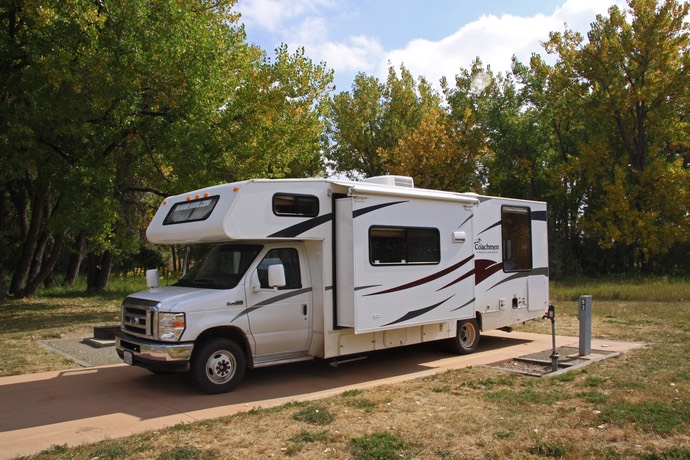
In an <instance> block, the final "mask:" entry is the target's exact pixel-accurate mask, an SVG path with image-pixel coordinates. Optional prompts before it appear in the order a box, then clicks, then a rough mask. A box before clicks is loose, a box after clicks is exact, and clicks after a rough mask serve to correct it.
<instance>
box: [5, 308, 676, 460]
mask: <svg viewBox="0 0 690 460" xmlns="http://www.w3.org/2000/svg"><path fill="white" fill-rule="evenodd" d="M118 303H119V301H117V300H116V299H103V300H98V298H82V299H79V298H69V297H65V298H42V299H37V300H33V301H28V302H26V303H21V304H18V303H10V304H6V305H2V306H0V315H2V318H1V322H0V325H1V326H0V327H2V330H1V331H2V339H1V342H2V345H3V348H2V350H3V351H2V354H3V359H2V360H0V363H1V364H0V365H1V366H3V367H2V369H3V372H8V373H9V372H13V371H14V370H13V368H12V366H13V364H12V363H13V362H14V363H20V365H21V366H23V367H22V368H23V369H27V370H29V371H32V372H33V371H36V370H44V369H43V368H45V367H47V366H54V368H60V367H59V366H61V365H62V366H68V365H69V364H68V363H60V361H59V359H58V358H56V357H55V356H50V353H49V352H41V353H43V354H46V357H45V358H44V357H41V358H37V361H36V363H34V362H33V361H32V359H29V358H26V357H24V362H21V358H20V357H14V356H6V351H7V350H8V349H9V347H7V345H8V343H10V341H11V340H15V341H18V342H21V344H20V345H18V346H17V347H15V348H13V350H14V351H13V352H12V354H15V353H16V354H18V355H19V354H22V353H21V350H22V349H23V348H25V347H27V346H28V345H29V344H31V343H32V341H35V340H36V338H40V337H41V336H42V335H44V334H70V333H74V332H75V331H78V330H79V328H80V327H83V326H84V324H86V323H88V322H106V323H112V321H113V320H114V319H115V320H116V318H117V304H118ZM576 306H577V304H576V302H575V301H572V300H568V301H563V302H559V303H558V304H557V314H558V317H557V332H558V333H559V334H563V335H577V332H578V322H577V313H576ZM77 318H78V319H79V321H75V319H77ZM522 329H524V330H529V331H534V332H543V333H547V332H550V325H549V323H548V322H547V321H535V322H532V323H529V324H527V325H525V326H523V327H522ZM593 333H594V335H595V336H596V337H602V338H610V339H619V340H635V341H644V342H647V343H648V344H649V345H648V346H647V347H646V348H644V349H640V350H636V351H634V352H631V353H628V354H626V355H623V356H620V357H617V358H611V359H607V360H604V361H601V362H598V363H593V364H591V365H589V366H587V367H585V368H583V369H580V370H574V371H571V372H568V373H565V374H562V375H560V376H558V377H552V378H541V379H539V378H534V377H527V376H522V375H518V374H514V373H508V372H504V371H501V370H497V369H489V368H477V367H475V368H466V369H460V370H454V371H449V372H446V373H443V374H438V375H435V376H433V377H427V378H423V379H417V380H412V381H408V382H403V383H398V384H395V385H384V386H380V387H377V388H373V389H368V390H362V391H359V390H351V391H347V392H345V393H343V394H341V395H339V396H335V397H331V398H327V399H323V400H320V401H316V402H309V403H291V404H287V405H284V406H281V407H278V408H273V409H262V410H252V411H249V412H246V413H242V414H237V415H234V416H231V417H226V418H221V419H216V420H208V421H203V422H198V423H193V424H186V425H178V426H175V427H172V428H169V429H165V430H157V431H151V432H146V433H143V434H139V435H135V436H131V437H129V438H127V439H126V440H125V441H123V440H109V441H104V442H100V443H96V444H90V445H84V446H80V447H77V448H67V447H64V446H54V447H53V448H51V449H49V450H47V451H44V452H42V453H40V454H38V455H36V456H34V457H33V458H37V459H38V458H40V459H44V458H46V459H67V458H79V459H82V458H83V459H93V458H96V457H98V458H99V459H108V458H110V459H115V458H127V459H212V458H228V459H233V458H237V459H254V458H295V459H317V458H318V459H323V458H332V459H350V458H358V459H359V458H361V459H365V458H372V459H388V458H390V459H394V458H395V459H397V458H419V459H475V458H476V459H504V458H506V459H542V458H563V459H582V458H591V459H628V458H632V459H644V460H652V459H666V460H677V459H682V460H687V459H689V458H690V434H689V433H690V366H689V362H690V361H689V359H688V356H690V302H688V301H675V302H654V301H649V300H644V301H634V300H625V301H615V300H607V301H597V300H596V299H595V302H594V325H593ZM6 336H7V337H6ZM10 337H11V338H10ZM8 363H9V364H8ZM35 364H38V365H39V369H36V368H35V367H33V366H34V365H35ZM15 373H16V372H15ZM317 411H318V412H317ZM298 415H299V416H298ZM324 415H329V416H331V417H330V418H332V420H330V421H329V417H322V416H324Z"/></svg>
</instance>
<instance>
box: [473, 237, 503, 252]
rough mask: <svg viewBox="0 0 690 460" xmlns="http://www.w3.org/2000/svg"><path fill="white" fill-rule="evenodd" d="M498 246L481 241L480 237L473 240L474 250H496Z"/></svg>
mask: <svg viewBox="0 0 690 460" xmlns="http://www.w3.org/2000/svg"><path fill="white" fill-rule="evenodd" d="M499 249H500V248H499V246H498V245H497V244H489V243H482V239H481V238H478V239H477V240H476V241H475V242H474V250H475V251H498V250H499Z"/></svg>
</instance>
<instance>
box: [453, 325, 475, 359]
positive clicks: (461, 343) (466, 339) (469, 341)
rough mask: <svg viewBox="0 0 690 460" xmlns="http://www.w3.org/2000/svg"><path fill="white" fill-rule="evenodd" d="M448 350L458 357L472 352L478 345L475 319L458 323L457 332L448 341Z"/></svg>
mask: <svg viewBox="0 0 690 460" xmlns="http://www.w3.org/2000/svg"><path fill="white" fill-rule="evenodd" d="M449 344H450V349H451V351H453V353H457V354H459V355H468V354H470V353H472V352H474V351H475V350H476V349H477V346H478V345H479V324H478V323H477V320H476V319H466V320H463V321H458V332H457V334H456V336H455V337H453V338H452V339H450V342H449Z"/></svg>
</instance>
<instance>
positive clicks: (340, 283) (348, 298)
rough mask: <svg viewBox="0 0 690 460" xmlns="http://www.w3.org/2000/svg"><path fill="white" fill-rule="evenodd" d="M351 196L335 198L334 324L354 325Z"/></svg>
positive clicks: (342, 325) (341, 325)
mask: <svg viewBox="0 0 690 460" xmlns="http://www.w3.org/2000/svg"><path fill="white" fill-rule="evenodd" d="M352 226H353V220H352V198H338V199H336V200H335V242H334V244H335V261H334V264H333V267H334V270H335V278H334V279H335V286H334V288H335V290H336V292H335V301H336V324H337V325H338V326H340V327H354V325H355V308H354V305H355V268H354V242H353V239H352Z"/></svg>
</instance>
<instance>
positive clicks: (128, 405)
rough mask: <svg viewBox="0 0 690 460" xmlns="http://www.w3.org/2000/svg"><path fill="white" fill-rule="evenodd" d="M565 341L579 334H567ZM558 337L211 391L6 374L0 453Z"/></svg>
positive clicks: (381, 379) (121, 377)
mask: <svg viewBox="0 0 690 460" xmlns="http://www.w3.org/2000/svg"><path fill="white" fill-rule="evenodd" d="M557 342H558V344H559V346H560V345H563V346H577V343H578V339H577V338H573V337H558V338H557ZM642 346H643V344H641V343H629V342H615V341H608V340H596V339H595V340H593V341H592V348H593V349H605V350H607V351H612V352H620V353H623V352H626V351H629V350H632V349H634V348H639V347H642ZM550 347H551V336H550V335H541V334H528V333H519V332H512V333H506V332H501V331H492V332H488V333H486V334H485V335H484V336H483V337H482V341H481V344H480V347H479V349H478V351H477V352H475V353H474V354H471V355H467V356H455V355H449V354H447V353H444V352H443V351H440V350H439V347H438V346H436V345H434V344H424V345H420V346H412V347H407V348H404V349H403V348H398V349H392V350H387V351H381V352H376V353H372V354H371V355H370V357H369V359H367V360H364V361H357V362H354V363H352V364H344V365H341V366H339V367H337V368H333V367H330V366H328V364H327V362H325V361H321V360H319V361H314V362H308V363H299V364H291V365H285V366H277V367H270V368H262V369H257V370H254V371H250V372H248V373H247V376H246V377H245V381H244V382H243V383H242V384H241V385H240V386H239V387H238V388H237V389H236V390H235V391H233V392H232V393H227V394H223V395H205V394H201V393H199V392H198V390H197V389H196V388H195V387H194V386H193V385H192V383H191V381H190V379H189V376H188V375H187V374H168V375H156V374H151V373H149V372H148V371H146V370H144V369H141V368H136V367H128V366H126V365H111V366H101V367H91V368H85V369H74V370H67V371H59V372H46V373H40V374H29V375H20V376H13V377H4V378H0V401H1V403H0V404H1V405H2V410H0V459H9V458H13V457H16V456H21V455H30V454H35V453H37V452H40V451H41V450H44V449H47V448H49V447H51V446H53V445H62V444H67V445H70V446H73V445H78V444H82V443H89V442H95V441H99V440H102V439H105V438H119V437H123V436H128V435H131V434H134V433H139V432H142V431H146V430H150V429H157V428H162V427H165V426H171V425H175V424H178V423H187V422H193V421H197V420H202V419H208V418H215V417H220V416H226V415H231V414H234V413H237V412H242V411H247V410H250V409H252V408H258V407H263V408H265V407H272V406H277V405H281V404H284V403H286V402H289V401H305V400H316V399H321V398H324V397H327V396H331V395H336V394H340V393H342V392H343V391H345V390H348V389H354V388H358V389H365V388H370V387H374V386H378V385H382V384H386V383H395V382H399V381H403V380H409V379H415V378H419V377H424V376H428V375H432V374H436V373H439V372H445V371H446V370H448V369H456V368H461V367H466V366H477V365H486V364H489V363H492V362H496V361H499V360H502V359H510V358H515V357H518V356H522V355H526V354H530V353H535V352H539V351H543V350H547V349H550Z"/></svg>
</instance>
